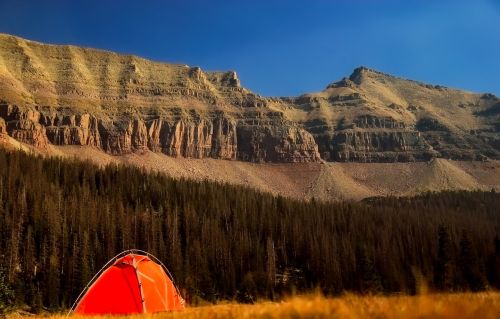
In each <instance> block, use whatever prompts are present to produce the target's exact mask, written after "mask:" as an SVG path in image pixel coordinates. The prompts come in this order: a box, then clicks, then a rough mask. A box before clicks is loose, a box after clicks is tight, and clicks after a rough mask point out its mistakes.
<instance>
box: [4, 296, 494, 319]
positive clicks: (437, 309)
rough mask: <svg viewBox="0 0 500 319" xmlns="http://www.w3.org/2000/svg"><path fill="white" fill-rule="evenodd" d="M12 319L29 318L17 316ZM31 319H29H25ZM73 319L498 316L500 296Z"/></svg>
mask: <svg viewBox="0 0 500 319" xmlns="http://www.w3.org/2000/svg"><path fill="white" fill-rule="evenodd" d="M39 317H40V318H50V319H63V318H66V314H63V315H48V314H47V315H39V316H29V318H33V319H35V318H39ZM7 318H8V319H15V318H25V317H24V316H23V315H22V314H17V313H13V314H10V315H8V316H7ZM26 318H27V317H26ZM72 318H85V319H89V318H148V319H149V318H154V319H194V318H207V319H224V318H267V319H270V318H410V319H411V318H485V319H487V318H500V292H481V293H457V294H426V295H419V296H407V295H401V296H360V295H354V294H345V295H342V296H339V297H335V298H328V297H324V296H322V295H305V296H296V297H291V298H288V299H285V300H283V301H281V302H269V301H261V302H257V303H255V304H240V303H231V302H227V303H220V304H210V305H203V306H197V307H189V308H187V309H186V310H184V311H182V312H173V313H161V314H155V315H140V316H139V315H136V316H129V317H123V316H119V317H112V316H100V317H77V316H72Z"/></svg>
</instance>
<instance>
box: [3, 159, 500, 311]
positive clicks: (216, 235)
mask: <svg viewBox="0 0 500 319" xmlns="http://www.w3.org/2000/svg"><path fill="white" fill-rule="evenodd" d="M130 248H137V249H143V250H146V251H148V252H150V253H152V254H153V255H155V256H157V257H158V258H159V259H160V260H161V261H163V262H164V263H165V265H166V266H167V267H168V269H169V270H170V272H171V273H172V274H173V277H174V279H175V282H176V284H177V285H178V287H179V289H180V291H181V293H182V294H183V295H184V297H185V298H186V300H187V302H188V303H191V304H196V303H198V302H200V301H201V300H205V301H217V300H223V299H230V300H237V301H240V302H254V301H256V300H257V299H272V300H275V299H279V298H280V297H282V296H286V295H290V294H296V293H303V292H309V291H313V290H314V291H318V290H320V291H321V292H323V293H325V294H327V295H335V294H339V293H342V292H345V291H351V292H355V293H360V294H378V293H380V294H392V293H404V294H416V293H419V292H420V291H421V290H422V289H423V287H428V289H430V290H432V291H479V290H485V289H489V288H499V287H500V194H498V193H495V192H494V191H491V192H479V191H477V192H465V191H457V192H442V193H425V194H422V195H419V196H416V197H407V198H395V197H384V198H370V199H366V200H364V201H362V202H321V201H318V200H315V199H311V200H310V201H298V200H292V199H288V198H283V197H277V196H273V195H271V194H266V193H262V192H259V191H255V190H252V189H248V188H244V187H239V186H231V185H227V184H222V183H215V182H194V181H190V180H182V179H181V180H175V179H172V178H170V177H168V176H166V175H164V174H161V173H157V172H151V171H146V170H144V169H140V168H137V167H129V166H117V165H108V166H105V167H101V166H97V165H95V164H92V163H90V162H82V161H77V160H71V159H61V158H44V157H41V156H37V155H33V154H26V153H23V152H7V151H4V150H0V308H2V307H3V308H5V307H7V306H13V305H26V306H28V307H30V309H31V310H32V311H39V310H42V309H48V310H61V309H67V308H69V307H70V306H71V304H72V303H73V301H74V300H75V298H76V297H77V296H78V294H79V293H80V291H81V290H82V288H83V287H84V286H85V285H86V284H87V282H88V281H89V280H90V279H91V278H92V276H93V275H94V274H95V273H96V272H97V271H98V270H99V269H100V268H101V267H102V266H103V265H104V264H105V263H106V262H107V261H108V260H109V259H110V258H111V257H113V256H114V255H116V254H117V253H119V252H121V251H123V250H126V249H130Z"/></svg>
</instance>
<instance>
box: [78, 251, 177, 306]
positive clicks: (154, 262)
mask: <svg viewBox="0 0 500 319" xmlns="http://www.w3.org/2000/svg"><path fill="white" fill-rule="evenodd" d="M75 305H76V306H75ZM75 305H73V307H72V310H73V312H75V313H76V314H80V315H97V314H134V313H135V314H136V313H154V312H162V311H173V310H182V309H184V299H182V297H181V295H180V293H179V291H178V290H177V288H176V287H175V285H174V282H173V280H172V277H171V275H170V273H169V272H168V270H167V268H166V267H165V266H164V265H163V264H162V263H161V262H160V261H159V260H158V259H157V258H155V257H154V256H152V255H150V254H148V253H146V252H143V251H140V250H129V251H124V252H123V253H121V254H119V255H117V256H116V257H114V258H113V259H111V260H110V261H109V262H108V263H107V264H106V265H105V266H104V267H103V269H101V271H100V272H99V273H97V274H96V275H95V276H94V278H93V279H92V280H91V281H90V283H89V284H88V285H87V287H86V288H85V289H84V290H83V291H82V293H81V294H80V296H79V297H78V299H77V300H76V301H75Z"/></svg>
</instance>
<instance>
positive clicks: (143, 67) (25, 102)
mask: <svg viewBox="0 0 500 319" xmlns="http://www.w3.org/2000/svg"><path fill="white" fill-rule="evenodd" d="M0 101H1V103H0V136H1V137H0V141H3V144H5V145H6V147H16V148H19V147H23V148H30V149H33V150H35V151H36V152H41V153H45V154H49V155H62V156H78V157H82V158H90V159H92V160H95V161H100V162H103V163H105V162H110V161H112V162H115V161H118V162H127V163H133V164H136V165H141V166H145V167H148V168H152V169H159V170H162V171H165V172H167V173H169V174H171V175H175V176H182V177H189V178H198V179H203V178H209V179H215V180H220V181H225V182H230V183H238V184H244V185H248V186H252V187H256V188H259V189H262V190H265V191H271V192H274V193H279V194H283V195H286V196H293V197H312V196H315V197H320V198H326V199H330V198H341V197H347V198H362V197H367V196H372V195H379V194H387V193H391V194H393V193H396V194H399V193H401V194H405V193H406V192H410V193H411V192H416V191H418V190H426V189H442V188H445V189H448V188H467V189H470V188H484V189H491V188H497V187H498V185H499V182H498V180H500V178H497V177H500V168H499V166H498V162H497V160H498V159H500V99H499V98H497V97H496V96H494V95H492V94H474V93H470V92H465V91H460V90H455V89H450V88H446V87H443V86H434V85H428V84H424V83H420V82H415V81H410V80H405V79H401V78H397V77H394V76H391V75H387V74H384V73H381V72H378V71H375V70H372V69H369V68H366V67H360V68H357V69H355V70H354V71H353V73H352V74H351V75H350V76H349V77H348V78H344V79H342V80H341V81H338V82H334V83H332V84H330V85H328V86H327V87H326V88H325V90H323V91H321V92H317V93H310V94H304V95H301V96H299V97H275V98H265V97H262V96H260V95H258V94H255V93H252V92H251V91H249V90H247V89H245V88H243V87H242V86H241V85H240V81H239V79H238V77H237V75H236V73H235V72H232V71H230V72H205V71H203V70H201V69H200V68H199V67H189V66H186V65H177V64H167V63H158V62H152V61H149V60H146V59H142V58H139V57H136V56H131V55H120V54H116V53H112V52H106V51H100V50H95V49H87V48H79V47H75V46H59V45H46V44H41V43H38V42H34V41H29V40H24V39H21V38H18V37H15V36H11V35H0ZM192 159H199V160H198V161H195V160H192ZM221 159H223V160H229V161H218V160H221ZM450 160H451V161H450ZM470 161H488V162H484V163H483V162H481V163H478V162H470ZM248 162H250V163H248ZM395 162H397V163H395ZM251 163H263V164H260V165H257V166H256V165H255V164H251ZM286 163H294V164H293V165H290V164H286ZM366 163H371V164H366ZM384 163H392V164H388V165H389V166H387V165H384ZM285 164H286V165H285ZM366 165H369V166H366ZM354 167H355V168H354ZM450 167H452V169H450ZM352 169H354V171H353V170H352ZM372 169H377V170H379V171H385V172H386V177H387V180H380V176H376V175H377V173H376V172H373V171H372ZM402 169H403V170H406V173H407V174H408V176H407V177H402V176H405V175H404V174H403V173H401V170H402ZM421 169H424V170H425V173H422V172H421V173H419V174H420V175H419V176H415V175H414V174H417V173H416V172H420V170H421ZM366 170H367V174H365V175H363V176H361V175H359V176H358V173H359V172H360V171H366ZM412 172H413V173H412ZM406 173H405V174H406ZM401 174H403V175H401ZM448 175H449V176H448ZM391 176H392V177H393V178H394V179H395V180H394V181H392V180H389V177H391ZM438 181H439V182H438ZM464 181H466V182H464Z"/></svg>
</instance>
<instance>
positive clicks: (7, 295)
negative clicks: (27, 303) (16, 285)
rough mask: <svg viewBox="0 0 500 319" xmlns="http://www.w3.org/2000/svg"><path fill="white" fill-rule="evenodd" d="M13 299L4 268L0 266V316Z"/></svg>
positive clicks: (12, 292)
mask: <svg viewBox="0 0 500 319" xmlns="http://www.w3.org/2000/svg"><path fill="white" fill-rule="evenodd" d="M13 301H14V291H13V290H12V288H11V287H10V285H9V283H8V281H7V276H6V274H5V269H4V268H3V267H0V316H2V315H3V314H4V312H5V310H7V309H8V307H9V306H11V305H12V303H13Z"/></svg>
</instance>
